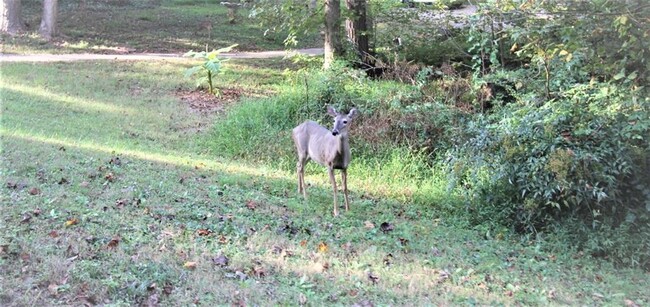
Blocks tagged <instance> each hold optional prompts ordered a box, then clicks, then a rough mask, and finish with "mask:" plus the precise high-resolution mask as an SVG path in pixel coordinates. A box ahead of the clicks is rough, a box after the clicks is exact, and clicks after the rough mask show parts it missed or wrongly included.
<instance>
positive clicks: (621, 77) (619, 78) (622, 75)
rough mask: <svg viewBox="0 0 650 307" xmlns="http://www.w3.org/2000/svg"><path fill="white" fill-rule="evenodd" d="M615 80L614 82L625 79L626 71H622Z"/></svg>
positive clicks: (615, 76)
mask: <svg viewBox="0 0 650 307" xmlns="http://www.w3.org/2000/svg"><path fill="white" fill-rule="evenodd" d="M613 78H614V80H621V79H623V78H625V70H621V71H620V72H619V73H617V74H616V75H614V77H613Z"/></svg>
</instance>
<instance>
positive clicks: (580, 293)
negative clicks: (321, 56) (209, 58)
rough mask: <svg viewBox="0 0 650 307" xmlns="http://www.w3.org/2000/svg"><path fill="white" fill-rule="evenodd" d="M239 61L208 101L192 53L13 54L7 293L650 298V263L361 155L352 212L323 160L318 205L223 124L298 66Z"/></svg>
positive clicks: (22, 298) (5, 115)
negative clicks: (376, 166)
mask: <svg viewBox="0 0 650 307" xmlns="http://www.w3.org/2000/svg"><path fill="white" fill-rule="evenodd" d="M228 65H229V66H230V67H231V68H235V69H231V71H232V73H231V74H230V75H228V76H227V77H224V79H223V80H222V81H221V83H220V84H219V86H221V87H222V88H229V89H232V90H233V91H234V92H237V93H239V94H238V95H233V96H231V97H230V100H227V99H226V98H228V97H224V98H223V99H226V100H225V101H221V100H219V99H217V100H215V103H216V104H217V105H215V106H205V105H200V106H199V107H200V108H199V109H197V105H193V104H191V103H190V102H191V101H192V99H190V98H188V97H192V94H193V93H192V91H191V89H190V87H191V82H190V81H189V80H184V79H183V78H182V74H183V71H184V70H185V69H186V68H188V67H189V66H190V63H189V62H187V61H159V62H109V61H102V62H75V63H49V64H29V63H24V64H22V63H13V64H3V66H2V79H1V81H0V94H1V96H0V97H1V98H2V117H1V130H0V136H1V139H0V140H1V141H2V145H1V157H0V159H1V160H0V161H1V167H0V175H1V176H0V177H1V178H2V182H1V184H2V185H1V186H0V191H1V193H0V210H1V214H0V218H1V220H0V305H2V306H23V305H43V306H50V305H82V304H92V305H94V304H106V305H137V304H156V303H159V304H162V305H166V306H184V305H193V304H195V305H207V306H211V305H227V304H237V305H240V304H245V305H265V306H266V305H299V304H304V305H314V306H319V305H331V304H334V305H352V304H360V305H362V306H363V305H366V306H367V305H368V304H369V303H372V304H375V305H475V304H478V305H612V306H621V305H628V304H632V303H636V304H638V305H641V306H642V305H647V304H650V296H649V294H648V292H647V285H648V284H650V276H649V275H648V273H647V272H644V271H641V270H633V269H620V268H615V267H613V266H612V265H611V264H610V263H609V262H606V261H604V260H602V259H593V258H591V257H590V256H589V255H583V254H581V253H578V252H575V251H573V250H571V249H570V248H569V249H567V248H559V247H558V248H557V249H556V250H553V249H552V248H548V247H547V248H540V246H538V245H535V244H527V243H521V242H522V241H521V239H520V238H517V237H511V236H509V235H507V234H506V235H491V236H487V235H486V234H485V233H482V232H479V231H476V230H472V229H467V228H466V227H463V225H462V223H458V222H457V221H454V220H450V219H447V218H445V217H444V216H440V215H438V214H436V212H437V211H436V210H435V209H436V208H435V207H436V204H429V205H414V204H412V203H409V202H408V201H406V202H405V201H401V200H400V199H399V198H393V197H390V195H392V194H391V193H390V192H386V193H383V194H382V192H381V191H370V189H371V188H370V187H367V186H366V185H364V184H363V183H362V182H363V181H364V180H368V179H366V178H360V176H358V174H355V166H354V163H353V164H352V166H351V169H350V176H349V180H350V186H351V189H352V195H351V196H352V203H351V211H349V212H342V214H341V216H339V217H337V218H334V217H333V216H331V209H332V208H331V205H332V204H331V201H332V200H331V191H330V187H329V185H328V184H327V179H326V177H327V175H326V172H325V171H324V170H323V169H321V168H316V167H314V168H311V169H310V174H308V175H309V176H308V181H309V182H311V183H312V184H313V186H311V187H310V190H309V191H310V195H311V198H310V200H309V201H307V202H305V201H303V200H302V198H300V197H299V196H298V195H297V192H296V190H297V186H296V178H295V175H294V173H293V172H290V171H286V170H278V169H275V168H273V167H271V166H265V165H261V164H253V163H250V162H248V163H247V162H243V161H235V160H228V159H226V158H224V157H222V156H220V155H219V153H218V151H219V150H218V149H216V150H215V149H211V148H209V144H211V141H210V139H209V138H210V136H211V134H210V133H209V131H210V127H211V126H212V125H213V123H214V121H220V120H223V119H224V118H225V117H226V116H227V110H228V108H229V106H231V105H233V104H236V103H238V101H239V99H243V98H245V97H250V96H252V97H257V96H264V95H272V94H273V93H275V92H277V91H282V90H283V87H282V78H283V77H282V70H283V69H284V68H286V67H290V66H287V64H285V63H283V62H281V61H280V60H276V59H274V60H257V61H255V62H252V61H249V60H248V61H247V60H238V61H231V62H229V64H228ZM262 67H263V68H262ZM269 141H270V142H272V141H273V140H269ZM283 158H284V159H291V158H292V157H283ZM355 175H357V176H355ZM390 188H391V186H390V185H387V186H386V189H390ZM369 191H370V192H372V193H369Z"/></svg>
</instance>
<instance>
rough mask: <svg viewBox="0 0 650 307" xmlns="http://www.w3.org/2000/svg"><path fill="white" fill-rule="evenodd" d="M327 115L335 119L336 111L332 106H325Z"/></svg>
mask: <svg viewBox="0 0 650 307" xmlns="http://www.w3.org/2000/svg"><path fill="white" fill-rule="evenodd" d="M327 114H329V115H332V117H336V115H337V113H336V110H334V108H333V107H332V106H327Z"/></svg>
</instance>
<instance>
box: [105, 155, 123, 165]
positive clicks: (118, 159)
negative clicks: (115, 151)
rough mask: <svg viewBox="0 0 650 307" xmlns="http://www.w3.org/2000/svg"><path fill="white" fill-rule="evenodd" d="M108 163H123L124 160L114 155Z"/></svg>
mask: <svg viewBox="0 0 650 307" xmlns="http://www.w3.org/2000/svg"><path fill="white" fill-rule="evenodd" d="M108 163H110V164H113V165H122V160H120V157H113V158H111V161H109V162H108Z"/></svg>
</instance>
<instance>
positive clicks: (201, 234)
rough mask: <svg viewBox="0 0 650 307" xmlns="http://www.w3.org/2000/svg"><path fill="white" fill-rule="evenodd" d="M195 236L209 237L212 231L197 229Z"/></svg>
mask: <svg viewBox="0 0 650 307" xmlns="http://www.w3.org/2000/svg"><path fill="white" fill-rule="evenodd" d="M196 234H197V235H198V236H209V235H211V234H212V230H210V229H199V230H197V231H196Z"/></svg>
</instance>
